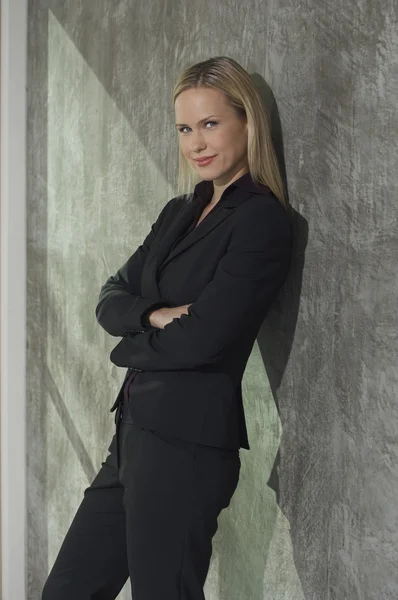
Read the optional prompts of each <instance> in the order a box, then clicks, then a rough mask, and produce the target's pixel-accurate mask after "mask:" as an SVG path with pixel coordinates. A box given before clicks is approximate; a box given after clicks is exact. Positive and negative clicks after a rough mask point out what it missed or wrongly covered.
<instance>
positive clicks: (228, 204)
mask: <svg viewBox="0 0 398 600" xmlns="http://www.w3.org/2000/svg"><path fill="white" fill-rule="evenodd" d="M252 195H253V192H252V191H251V190H248V189H243V188H242V187H237V186H234V187H231V188H229V190H228V193H227V194H226V195H225V196H222V197H221V198H220V200H219V202H218V203H217V204H216V206H215V207H214V208H213V209H212V210H211V211H210V212H209V213H208V214H207V215H206V217H205V218H204V219H203V221H201V222H200V223H199V225H198V226H197V227H195V228H194V229H193V230H192V231H191V232H190V233H189V234H188V235H187V236H186V237H185V238H184V239H183V240H182V241H181V242H180V243H179V244H178V245H177V246H176V247H175V248H174V250H171V248H172V246H173V244H174V242H175V240H176V239H177V238H178V237H179V236H180V235H182V234H183V233H184V231H186V229H187V228H188V227H189V224H190V223H191V222H192V219H193V218H194V217H195V215H196V213H197V211H198V212H200V214H201V213H202V211H203V209H204V207H205V206H206V199H205V198H203V196H202V197H200V196H198V195H195V196H194V197H193V199H192V200H191V202H189V203H186V204H185V205H184V206H183V208H182V209H181V211H180V212H179V213H178V214H177V215H176V217H175V219H174V221H173V222H172V223H171V225H170V226H169V228H168V230H167V231H166V233H165V234H164V236H163V237H162V239H161V240H160V242H159V243H158V244H157V245H156V251H155V252H154V254H153V255H152V256H150V257H148V260H147V262H146V264H145V269H144V272H143V277H142V280H141V285H142V293H143V295H144V296H148V297H149V298H153V299H154V300H156V299H157V298H159V299H161V294H160V290H159V287H158V280H159V276H160V271H161V270H162V269H164V267H165V266H166V265H168V264H169V262H170V261H172V260H173V259H174V258H176V257H177V256H178V255H179V254H181V253H182V252H185V250H187V249H188V248H190V247H191V246H193V245H194V244H197V243H198V242H199V241H200V240H202V239H203V238H204V237H206V235H208V234H209V233H210V232H211V231H213V230H214V229H215V228H216V227H218V226H219V225H221V223H222V222H223V221H225V219H227V218H228V217H230V216H231V215H232V214H233V213H234V211H235V210H236V208H237V207H238V206H239V205H240V204H242V203H243V202H244V201H245V200H247V199H248V198H250V197H251V196H252Z"/></svg>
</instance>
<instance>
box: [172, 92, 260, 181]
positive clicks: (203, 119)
mask: <svg viewBox="0 0 398 600" xmlns="http://www.w3.org/2000/svg"><path fill="white" fill-rule="evenodd" d="M175 114H176V128H177V132H178V137H179V143H180V147H181V150H182V152H183V154H184V156H185V157H186V159H187V161H188V162H189V163H190V164H191V165H192V166H193V168H194V169H195V170H196V171H197V172H198V173H199V174H200V177H201V179H206V180H212V181H214V183H215V184H216V185H219V186H223V185H227V184H228V183H229V182H230V181H231V180H232V179H233V178H236V177H240V175H243V174H244V173H246V172H247V171H248V170H249V167H248V162H247V121H246V119H243V118H242V117H239V116H238V115H237V113H236V112H235V110H234V108H233V107H232V106H230V105H229V104H227V101H226V98H225V96H224V94H223V93H222V92H220V91H219V90H216V89H212V88H205V87H200V88H189V89H187V90H184V91H183V92H181V94H179V96H178V97H177V99H176V101H175ZM210 156H214V158H213V160H211V161H210V162H209V163H208V164H203V165H201V164H200V163H197V162H196V161H195V159H198V158H202V157H210Z"/></svg>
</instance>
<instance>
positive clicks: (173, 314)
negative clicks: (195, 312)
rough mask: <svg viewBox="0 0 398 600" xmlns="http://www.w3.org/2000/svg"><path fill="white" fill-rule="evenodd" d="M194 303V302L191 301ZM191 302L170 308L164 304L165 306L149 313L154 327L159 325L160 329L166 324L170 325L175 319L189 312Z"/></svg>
mask: <svg viewBox="0 0 398 600" xmlns="http://www.w3.org/2000/svg"><path fill="white" fill-rule="evenodd" d="M191 304H192V303H191ZM191 304H183V305H182V306H173V307H172V308H169V307H167V306H164V307H163V308H158V309H157V310H154V311H153V312H151V313H150V314H149V322H150V324H151V325H152V327H158V328H159V329H164V327H165V325H168V324H169V323H171V322H172V320H173V319H178V318H179V317H181V315H187V314H188V307H189V306H191Z"/></svg>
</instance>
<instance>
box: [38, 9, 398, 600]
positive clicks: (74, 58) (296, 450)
mask: <svg viewBox="0 0 398 600" xmlns="http://www.w3.org/2000/svg"><path fill="white" fill-rule="evenodd" d="M396 11H397V2H396V1H394V0H386V1H384V2H382V3H376V2H370V0H369V1H366V0H358V1H357V2H351V1H348V2H347V1H344V2H343V1H342V0H339V1H338V2H334V3H332V4H331V3H329V2H326V1H325V0H322V1H321V0H319V1H318V2H317V3H315V2H311V1H308V2H304V3H300V4H297V3H296V2H293V1H292V0H290V1H288V0H286V1H281V2H279V3H278V2H268V3H264V2H260V1H259V0H246V2H245V3H241V2H238V1H237V2H234V3H231V2H229V3H225V5H224V4H223V3H221V4H219V3H215V2H210V1H209V0H202V1H201V2H195V3H187V2H182V1H178V0H175V1H174V2H160V1H157V2H156V1H153V2H149V3H148V4H146V5H144V4H143V3H139V2H134V0H125V1H122V0H117V1H114V2H104V1H101V2H83V1H82V0H80V1H78V0H70V1H69V2H67V3H66V2H61V0H58V1H55V0H54V1H51V0H48V2H45V1H44V0H37V1H36V2H34V3H33V2H31V3H30V14H29V72H28V81H29V86H28V104H29V111H28V132H29V136H28V215H29V217H28V282H27V285H28V373H27V385H28V390H29V397H28V440H27V443H28V507H29V515H28V519H29V520H28V526H29V538H28V563H29V598H30V599H32V600H36V599H37V598H38V597H39V592H40V590H41V588H42V585H43V583H44V580H45V578H46V575H47V572H48V570H49V568H50V567H51V566H52V563H53V561H54V559H55V556H56V554H57V551H58V549H59V546H60V544H61V542H62V539H63V536H64V534H65V532H66V530H67V528H68V526H69V523H70V521H71V519H72V517H73V515H74V512H75V510H76V509H77V507H78V505H79V503H80V500H81V497H82V493H83V490H84V489H85V487H87V486H88V485H89V483H90V482H91V480H92V478H93V477H94V474H95V473H96V471H97V470H98V468H99V467H100V464H101V461H102V460H104V459H105V456H106V454H107V452H106V449H107V447H108V445H109V442H110V438H111V436H112V433H113V419H112V416H113V415H110V413H109V408H110V405H111V403H112V402H113V399H114V396H115V393H116V391H117V389H118V387H119V384H120V382H121V380H122V378H123V372H119V370H118V369H117V368H116V367H115V366H114V365H112V364H111V363H110V361H109V352H110V350H111V349H112V347H113V346H114V340H113V339H112V338H110V337H109V336H107V335H106V334H105V332H104V331H103V330H101V329H100V327H99V326H98V325H97V323H96V321H95V315H94V308H95V304H96V300H97V296H98V292H99V288H100V286H101V285H102V283H103V282H104V281H105V279H106V277H108V276H109V274H110V273H112V272H114V271H115V270H116V269H117V268H118V267H119V266H120V265H121V264H122V263H123V262H124V260H125V259H126V258H127V257H128V256H129V255H130V254H131V253H132V252H133V251H134V250H135V248H136V247H137V246H138V245H139V243H140V242H141V241H142V240H143V238H144V236H145V235H146V233H147V232H148V231H149V228H150V225H151V223H152V222H153V221H154V219H155V217H156V216H157V214H158V212H159V210H160V209H161V208H162V206H163V205H164V204H165V203H166V201H167V200H168V199H170V198H171V197H172V196H173V195H175V183H176V175H177V163H176V157H177V152H176V151H175V152H174V151H173V148H175V149H176V134H175V132H174V130H173V118H174V113H173V109H172V107H171V100H170V99H171V92H172V87H173V83H174V81H175V78H176V76H177V74H178V73H179V72H180V71H181V70H182V69H183V68H184V67H186V66H188V65H189V64H192V63H194V62H197V61H199V60H203V59H205V58H208V57H210V56H216V55H227V56H231V57H233V58H235V59H236V60H238V61H239V62H240V63H241V64H242V65H243V66H244V67H245V68H247V69H248V71H249V72H250V73H255V72H256V73H257V74H258V78H259V79H261V78H264V79H265V80H266V81H267V82H268V84H269V85H270V86H271V88H272V90H273V93H274V95H275V98H276V101H277V105H278V109H279V113H280V119H281V124H282V129H283V134H284V148H285V160H286V170H287V176H288V183H289V196H290V202H291V205H292V208H293V209H294V211H295V225H296V248H295V257H294V261H293V266H292V271H291V274H290V277H289V279H288V281H287V283H286V286H285V288H284V289H283V290H282V292H281V294H280V296H279V297H278V299H277V301H276V302H275V305H274V306H273V309H272V311H271V312H270V314H269V317H268V319H266V322H265V323H264V325H263V327H262V329H261V332H260V335H259V337H258V343H256V345H255V347H254V349H253V353H252V356H251V357H250V360H249V363H248V366H247V370H246V372H245V376H244V381H243V387H244V400H245V408H246V413H247V418H248V428H249V436H250V442H251V451H250V452H247V451H242V472H241V480H240V483H239V487H238V490H237V491H236V493H235V495H234V497H233V500H232V503H231V506H230V507H229V509H228V510H227V511H224V512H223V513H222V514H221V516H220V518H219V530H218V532H217V534H216V537H215V539H214V554H213V558H212V563H211V568H210V572H209V575H208V579H207V582H206V587H205V592H206V596H207V598H208V599H209V600H222V599H225V600H226V599H228V600H243V599H245V600H246V599H247V598H251V599H253V600H263V599H264V600H265V599H267V600H268V599H270V598H272V599H273V600H326V599H334V600H387V599H392V598H396V597H397V596H398V577H397V573H396V565H397V561H398V550H397V541H398V531H397V529H398V508H397V503H396V498H397V496H398V469H397V458H398V457H397V454H398V452H397V435H396V434H397V429H398V425H397V423H398V420H397V417H398V415H397V405H396V402H395V399H396V395H395V396H394V393H393V392H394V391H395V392H396V390H397V367H396V365H397V346H396V343H395V342H396V338H397V329H396V327H395V328H394V326H395V319H394V317H395V313H396V297H397V295H398V285H397V277H396V273H395V271H396V259H397V255H398V252H397V251H398V242H397V239H398V238H397V209H396V204H397V193H396V192H397V176H396V173H397V159H396V139H397V134H398V132H397V120H396V98H397V92H398V89H397V87H398V85H397V74H398V73H397V62H398V58H397V57H398V53H397V50H398V35H397V30H396V14H397V12H396ZM170 150H171V151H170ZM394 388H395V389H394ZM120 597H123V598H128V597H129V594H128V593H125V594H124V595H123V594H121V596H120Z"/></svg>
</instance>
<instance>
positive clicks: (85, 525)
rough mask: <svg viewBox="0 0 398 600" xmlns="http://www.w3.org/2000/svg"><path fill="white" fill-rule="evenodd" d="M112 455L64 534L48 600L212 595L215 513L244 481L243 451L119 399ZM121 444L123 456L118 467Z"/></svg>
mask: <svg viewBox="0 0 398 600" xmlns="http://www.w3.org/2000/svg"><path fill="white" fill-rule="evenodd" d="M115 414H116V417H115V420H116V427H117V434H116V433H115V435H114V437H113V439H112V442H111V444H110V446H109V448H108V450H109V454H108V457H107V458H106V460H105V462H103V463H102V467H101V469H100V471H99V473H98V474H97V476H96V477H95V479H94V481H93V482H92V484H91V485H90V487H88V488H87V489H86V490H85V492H84V498H83V500H82V503H81V505H80V507H79V509H78V511H77V513H76V516H75V518H74V520H73V522H72V524H71V526H70V529H69V531H68V533H67V535H66V537H65V540H64V542H63V545H62V546H61V550H60V552H59V554H58V557H57V560H56V562H55V564H54V566H53V568H52V571H51V573H50V575H49V577H48V579H47V582H46V585H45V587H44V590H43V595H42V599H43V600H89V599H90V600H111V599H113V598H116V597H117V595H118V593H119V592H120V590H121V589H122V587H123V585H124V583H125V582H126V580H127V578H128V577H129V576H130V581H131V592H132V598H133V599H134V600H161V599H162V600H204V594H203V586H204V583H205V580H206V575H207V572H208V568H209V563H210V558H211V550H212V548H211V539H212V537H213V536H214V534H215V533H216V530H217V517H218V515H219V514H220V512H221V510H222V509H223V508H225V507H227V506H228V504H229V502H230V499H231V497H232V495H233V493H234V491H235V489H236V486H237V484H238V479H239V470H240V458H239V450H224V449H221V448H214V447H211V446H201V445H199V444H195V443H191V442H187V441H184V440H179V439H177V438H172V437H170V436H167V435H162V434H161V433H158V432H155V431H152V430H149V429H145V428H143V427H140V426H138V425H137V424H135V423H134V421H133V420H132V419H131V418H130V417H129V411H128V405H127V406H125V405H123V403H120V404H119V407H118V410H117V411H116V413H115ZM117 445H119V449H120V462H119V465H118V464H117V452H116V451H117Z"/></svg>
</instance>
